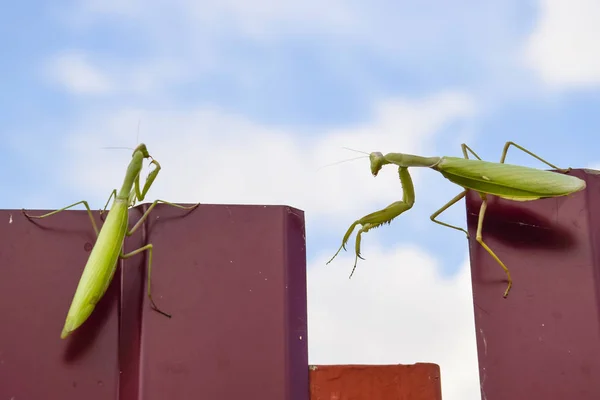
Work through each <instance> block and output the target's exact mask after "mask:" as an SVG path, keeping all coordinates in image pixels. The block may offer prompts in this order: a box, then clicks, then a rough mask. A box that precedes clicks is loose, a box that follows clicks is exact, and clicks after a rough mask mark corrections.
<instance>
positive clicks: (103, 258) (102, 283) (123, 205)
mask: <svg viewBox="0 0 600 400" xmlns="http://www.w3.org/2000/svg"><path fill="white" fill-rule="evenodd" d="M144 159H151V160H152V161H151V164H154V166H155V168H154V169H153V170H151V171H150V172H149V174H148V176H147V178H146V181H145V183H144V187H143V189H142V190H141V191H140V172H141V170H142V164H143V161H144ZM160 169H161V167H160V164H159V163H158V161H156V160H155V159H153V158H152V157H151V156H150V154H149V153H148V149H147V148H146V145H145V144H143V143H142V144H139V145H138V146H137V147H136V148H135V149H134V151H133V156H132V159H131V162H130V163H129V166H128V167H127V172H126V174H125V179H124V181H123V185H122V186H121V189H120V191H119V192H118V193H117V189H114V190H113V191H112V192H111V194H110V196H109V198H108V201H107V202H106V205H105V206H104V209H103V210H102V211H101V212H100V215H101V216H102V215H103V214H104V212H105V211H106V207H107V206H108V203H109V202H110V200H111V198H113V196H114V198H115V199H114V201H113V203H112V206H111V208H110V210H109V212H108V215H107V216H106V220H105V222H104V224H103V226H102V229H101V230H100V231H98V228H97V226H96V222H95V221H94V217H93V215H92V211H91V210H90V207H89V205H88V203H87V201H85V200H82V201H78V202H77V203H74V204H71V205H69V206H67V207H64V208H61V209H59V210H56V211H52V212H50V213H47V214H44V215H40V216H32V215H29V214H27V213H26V212H25V210H22V212H23V214H24V215H25V216H26V217H27V218H28V219H31V218H46V217H49V216H51V215H54V214H57V213H59V212H61V211H65V210H67V209H69V208H72V207H74V206H76V205H78V204H83V205H84V206H85V208H86V209H87V213H88V215H89V217H90V220H91V221H92V226H93V227H94V231H95V232H96V237H97V239H96V243H95V245H94V247H93V248H92V251H91V253H90V256H89V258H88V261H87V263H86V265H85V268H84V270H83V273H82V275H81V278H80V280H79V284H78V286H77V290H76V291H75V295H74V297H73V301H72V302H71V306H70V308H69V311H68V313H67V318H66V321H65V324H64V327H63V330H62V332H61V335H60V337H61V339H65V338H66V337H67V336H69V335H70V334H71V333H72V332H73V331H75V330H76V329H77V328H78V327H80V326H81V325H82V324H83V323H84V322H85V321H86V320H87V319H88V317H89V316H90V315H91V313H92V312H93V311H94V308H95V307H96V304H97V303H98V301H100V299H101V298H102V296H104V293H105V292H106V290H107V289H108V286H109V284H110V282H111V281H112V278H113V276H114V274H115V271H116V269H117V260H118V259H119V258H121V259H126V258H129V257H132V256H134V255H136V254H139V253H141V252H143V251H148V282H147V286H148V298H149V299H150V305H151V307H152V309H153V310H155V311H157V312H159V313H160V314H162V315H164V316H166V317H169V318H171V315H170V314H167V313H166V312H164V311H162V310H161V309H159V308H158V307H157V306H156V304H155V303H154V300H153V299H152V294H151V290H150V281H151V273H152V249H153V247H152V244H147V245H145V246H143V247H140V248H139V249H137V250H134V251H132V252H130V253H127V254H124V253H123V242H124V240H125V236H131V235H132V234H133V233H134V232H135V231H136V230H137V229H138V228H139V227H140V226H141V225H142V223H143V222H144V220H145V219H146V218H147V217H148V215H149V214H150V211H152V209H153V208H154V207H155V206H156V205H157V204H158V203H164V204H167V205H171V206H174V207H177V208H181V209H185V210H191V209H193V208H196V207H198V205H199V204H200V203H198V204H195V205H193V206H190V207H185V206H181V205H178V204H174V203H170V202H167V201H164V200H156V201H154V203H152V205H151V206H150V207H149V208H148V210H147V211H146V212H145V213H144V214H143V215H142V217H141V218H140V220H139V221H138V222H137V223H136V224H135V225H134V226H133V228H131V230H129V231H128V230H127V227H128V216H129V211H128V208H129V207H130V206H133V205H134V204H135V202H136V201H143V200H144V197H145V196H146V193H147V192H148V190H149V189H150V186H151V185H152V183H153V182H154V180H155V179H156V176H157V175H158V172H159V171H160Z"/></svg>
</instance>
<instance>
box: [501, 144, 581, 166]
mask: <svg viewBox="0 0 600 400" xmlns="http://www.w3.org/2000/svg"><path fill="white" fill-rule="evenodd" d="M510 146H515V147H516V148H518V149H519V150H521V151H524V152H525V153H527V154H529V155H530V156H532V157H534V158H537V159H538V160H540V161H541V162H543V163H544V164H546V165H549V166H550V167H552V168H554V169H556V170H558V171H560V172H569V171H570V170H571V168H567V169H563V168H558V167H557V166H556V165H554V164H550V163H549V162H548V161H546V160H544V159H543V158H541V157H540V156H538V155H536V154H533V153H532V152H531V151H529V150H527V149H526V148H524V147H522V146H519V145H518V144H516V143H515V142H506V144H505V145H504V150H502V157H501V158H500V163H501V164H503V163H504V160H505V159H506V153H507V152H508V148H509V147H510Z"/></svg>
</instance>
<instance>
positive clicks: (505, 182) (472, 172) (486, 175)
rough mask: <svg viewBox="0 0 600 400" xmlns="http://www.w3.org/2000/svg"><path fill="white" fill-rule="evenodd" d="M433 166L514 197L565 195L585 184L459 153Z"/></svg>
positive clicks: (467, 184) (470, 185)
mask: <svg viewBox="0 0 600 400" xmlns="http://www.w3.org/2000/svg"><path fill="white" fill-rule="evenodd" d="M434 169H436V170H438V171H439V172H440V173H441V174H442V175H443V176H444V177H445V178H446V179H448V180H449V181H451V182H454V183H456V184H457V185H460V186H462V187H464V188H467V189H473V190H477V191H480V192H483V193H489V194H493V195H495V196H498V197H502V198H505V199H509V200H514V201H528V200H536V199H541V198H545V197H556V196H564V195H567V194H570V193H574V192H577V191H580V190H583V189H585V186H586V185H585V181H583V180H582V179H579V178H577V177H575V176H571V175H565V174H560V173H556V172H550V171H544V170H539V169H535V168H528V167H522V166H518V165H512V164H503V163H494V162H489V161H480V160H469V159H464V158H458V157H442V158H441V159H440V162H439V163H438V164H437V165H436V166H435V167H434Z"/></svg>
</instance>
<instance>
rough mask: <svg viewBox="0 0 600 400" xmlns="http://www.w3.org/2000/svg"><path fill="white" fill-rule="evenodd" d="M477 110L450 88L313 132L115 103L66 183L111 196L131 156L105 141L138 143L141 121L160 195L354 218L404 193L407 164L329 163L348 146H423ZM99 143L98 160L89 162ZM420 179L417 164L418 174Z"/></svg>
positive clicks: (87, 136)
mask: <svg viewBox="0 0 600 400" xmlns="http://www.w3.org/2000/svg"><path fill="white" fill-rule="evenodd" d="M474 112H475V106H474V105H473V102H472V100H471V99H470V98H469V97H468V96H467V95H465V94H462V93H454V92H447V93H441V94H438V95H435V96H431V97H428V98H424V99H420V100H417V101H408V100H404V99H393V100H387V101H382V102H381V103H380V104H378V105H377V106H375V107H374V110H373V115H372V119H371V120H370V121H368V122H366V123H364V124H363V125H362V126H358V127H355V126H352V127H344V128H339V129H330V130H325V131H322V132H310V133H308V132H306V133H304V132H299V131H294V130H292V129H278V128H270V127H264V126H260V125H257V124H255V123H253V122H251V121H249V120H246V119H244V118H242V117H240V116H236V115H229V114H227V113H224V112H222V111H220V110H216V109H208V108H201V109H194V110H188V111H168V110H148V111H142V110H126V111H114V112H109V113H108V114H104V113H102V114H101V115H99V114H98V115H95V116H94V117H90V119H84V121H82V122H81V124H82V125H81V126H80V127H76V128H74V131H73V132H72V134H71V135H70V136H68V137H66V138H65V145H66V146H67V148H66V150H67V151H68V153H69V154H72V157H73V158H69V159H68V160H66V161H67V162H68V164H67V163H65V165H64V168H65V170H68V172H69V173H61V174H60V175H61V176H64V177H65V178H66V179H68V181H65V182H64V184H65V185H66V186H68V187H76V188H78V189H79V190H81V192H82V193H86V196H87V197H88V198H90V199H91V198H92V197H93V196H95V195H97V196H100V197H101V196H105V194H106V193H109V192H110V190H112V189H113V188H114V186H116V185H120V183H121V181H122V179H123V173H124V170H125V167H126V163H127V162H128V159H129V154H124V153H122V152H119V151H108V150H95V149H99V148H100V147H102V146H124V145H125V146H131V147H134V146H135V137H136V136H135V134H134V132H135V131H134V129H133V128H134V127H135V126H137V122H138V120H141V137H140V140H141V141H143V142H145V143H147V145H148V148H149V150H150V154H152V155H153V157H155V158H156V159H157V160H158V161H159V162H160V163H161V165H162V167H163V169H162V171H161V173H160V175H159V177H158V179H157V180H156V181H155V183H154V186H153V188H152V189H151V193H150V197H155V198H165V199H171V200H172V201H177V202H190V203H191V202H196V201H202V202H204V203H239V202H244V203H248V204H288V205H291V206H295V207H299V208H302V209H304V210H305V211H307V213H309V215H310V216H311V217H312V218H324V219H326V220H329V221H337V222H343V224H347V223H349V222H351V220H352V219H355V218H356V217H357V216H358V215H362V214H364V213H366V212H365V211H367V212H371V209H372V208H373V207H378V206H379V207H382V206H386V205H388V204H389V203H390V202H392V201H396V200H398V196H399V193H400V183H399V180H398V174H397V168H393V167H391V166H390V167H387V168H384V170H382V172H381V173H380V174H379V175H378V177H377V178H373V176H372V175H371V173H370V169H369V162H368V159H367V158H365V159H364V160H357V161H353V162H348V163H345V164H342V165H336V166H330V167H328V168H323V169H319V168H320V167H323V166H324V165H326V164H330V163H333V162H336V161H339V160H343V159H348V158H352V157H356V156H357V154H355V153H351V152H349V151H347V150H343V149H342V147H343V146H346V147H350V148H354V149H359V150H363V151H366V152H370V151H382V152H384V153H387V152H404V153H412V154H423V153H424V152H426V149H427V148H428V147H430V145H431V142H432V140H434V138H435V135H436V133H437V132H438V131H439V129H441V128H443V127H445V126H446V125H447V124H449V123H452V122H455V121H456V120H458V119H465V118H470V117H471V116H472V115H473V114H474ZM128 127H130V128H132V129H131V130H130V131H129V133H127V132H125V129H126V128H128ZM123 138H127V139H126V140H123ZM90 149H94V150H93V151H94V157H95V162H94V163H89V157H90ZM424 155H427V154H424ZM64 172H66V171H64ZM418 177H419V171H415V172H414V173H413V178H415V182H416V181H417V180H418Z"/></svg>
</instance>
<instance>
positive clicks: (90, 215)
mask: <svg viewBox="0 0 600 400" xmlns="http://www.w3.org/2000/svg"><path fill="white" fill-rule="evenodd" d="M77 204H83V205H84V206H85V208H86V209H87V213H88V215H89V217H90V221H92V226H93V227H94V232H96V237H98V234H99V231H98V227H97V226H96V221H94V215H93V214H92V210H91V209H90V206H89V205H88V203H87V201H85V200H81V201H78V202H77V203H73V204H71V205H69V206H66V207H63V208H61V209H59V210H54V211H52V212H49V213H47V214H44V215H38V216H34V215H29V214H27V213H26V212H25V209H22V210H21V212H22V213H23V215H25V217H27V218H28V219H31V218H46V217H49V216H51V215H54V214H58V213H59V212H61V211H65V210H68V209H69V208H72V207H75V206H76V205H77Z"/></svg>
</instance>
